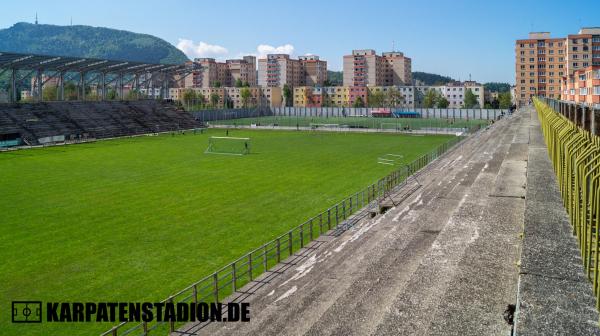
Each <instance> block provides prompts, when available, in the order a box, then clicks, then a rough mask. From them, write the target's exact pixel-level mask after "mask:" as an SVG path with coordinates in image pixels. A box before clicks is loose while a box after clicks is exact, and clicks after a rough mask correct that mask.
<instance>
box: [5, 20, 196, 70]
mask: <svg viewBox="0 0 600 336" xmlns="http://www.w3.org/2000/svg"><path fill="white" fill-rule="evenodd" d="M0 51H12V52H17V53H35V54H46V55H60V56H72V57H92V58H106V59H114V60H127V61H137V62H147V63H165V64H180V63H183V62H185V61H187V60H188V58H187V57H186V56H185V54H184V53H183V52H182V51H181V50H179V49H177V48H175V47H174V46H173V45H172V44H170V43H169V42H167V41H165V40H163V39H160V38H158V37H155V36H152V35H147V34H138V33H132V32H129V31H125V30H117V29H110V28H103V27H90V26H55V25H45V24H31V23H24V22H19V23H16V24H15V25H13V26H12V27H10V28H7V29H0Z"/></svg>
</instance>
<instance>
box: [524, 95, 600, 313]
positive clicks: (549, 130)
mask: <svg viewBox="0 0 600 336" xmlns="http://www.w3.org/2000/svg"><path fill="white" fill-rule="evenodd" d="M534 104H535V107H536V110H537V112H538V115H539V119H540V122H541V125H542V132H543V134H544V139H545V141H546V145H547V146H548V152H549V154H550V158H551V159H552V164H553V166H554V171H555V173H556V176H557V180H558V184H559V189H560V193H561V196H562V198H563V204H564V206H565V208H566V210H567V213H568V214H569V217H570V220H571V226H572V228H573V234H574V235H575V236H576V237H577V241H578V243H579V248H580V249H581V257H582V260H583V264H584V268H585V272H586V275H587V277H588V279H589V280H590V281H591V282H592V284H593V290H594V294H595V295H596V307H597V308H599V306H598V302H600V272H598V268H599V267H600V231H599V227H598V225H599V224H600V137H598V136H596V135H593V134H592V133H591V132H590V131H588V130H586V129H583V128H581V127H579V126H578V125H577V124H576V123H574V122H572V121H571V120H569V119H570V118H569V116H568V115H565V114H563V113H559V112H557V110H555V109H553V106H557V105H555V104H551V105H549V104H547V103H546V101H542V100H539V99H535V100H534ZM561 110H562V109H561ZM564 111H566V110H564ZM571 112H572V111H571ZM571 112H568V111H566V113H571ZM579 120H582V119H581V118H579ZM592 129H593V128H592Z"/></svg>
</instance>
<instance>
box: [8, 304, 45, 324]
mask: <svg viewBox="0 0 600 336" xmlns="http://www.w3.org/2000/svg"><path fill="white" fill-rule="evenodd" d="M12 322H13V323H42V302H41V301H13V302H12Z"/></svg>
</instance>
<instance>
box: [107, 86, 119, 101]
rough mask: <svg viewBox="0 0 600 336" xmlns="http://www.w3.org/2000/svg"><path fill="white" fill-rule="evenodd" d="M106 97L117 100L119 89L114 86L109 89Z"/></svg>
mask: <svg viewBox="0 0 600 336" xmlns="http://www.w3.org/2000/svg"><path fill="white" fill-rule="evenodd" d="M106 99H107V100H116V99H117V91H116V90H115V89H112V88H111V89H110V90H108V92H107V93H106Z"/></svg>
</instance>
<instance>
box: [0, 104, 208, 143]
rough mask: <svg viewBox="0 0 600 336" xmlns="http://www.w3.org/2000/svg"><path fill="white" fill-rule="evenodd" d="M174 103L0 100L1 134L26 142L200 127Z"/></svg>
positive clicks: (114, 135) (105, 136)
mask: <svg viewBox="0 0 600 336" xmlns="http://www.w3.org/2000/svg"><path fill="white" fill-rule="evenodd" d="M199 126H200V125H199V123H198V122H197V121H196V120H195V119H194V117H193V116H192V115H191V114H189V113H187V112H185V111H184V110H182V109H180V108H178V107H176V106H175V105H174V104H173V103H171V102H167V101H157V100H137V101H98V102H81V101H76V102H75V101H74V102H68V101H65V102H42V103H30V104H0V135H3V134H5V135H8V134H12V135H15V134H19V135H20V138H21V139H22V140H23V142H24V143H25V144H29V145H39V144H44V143H48V142H57V141H65V140H78V139H89V138H95V139H102V138H113V137H120V136H128V135H136V134H146V133H156V132H166V131H175V130H185V129H192V128H196V127H199Z"/></svg>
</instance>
